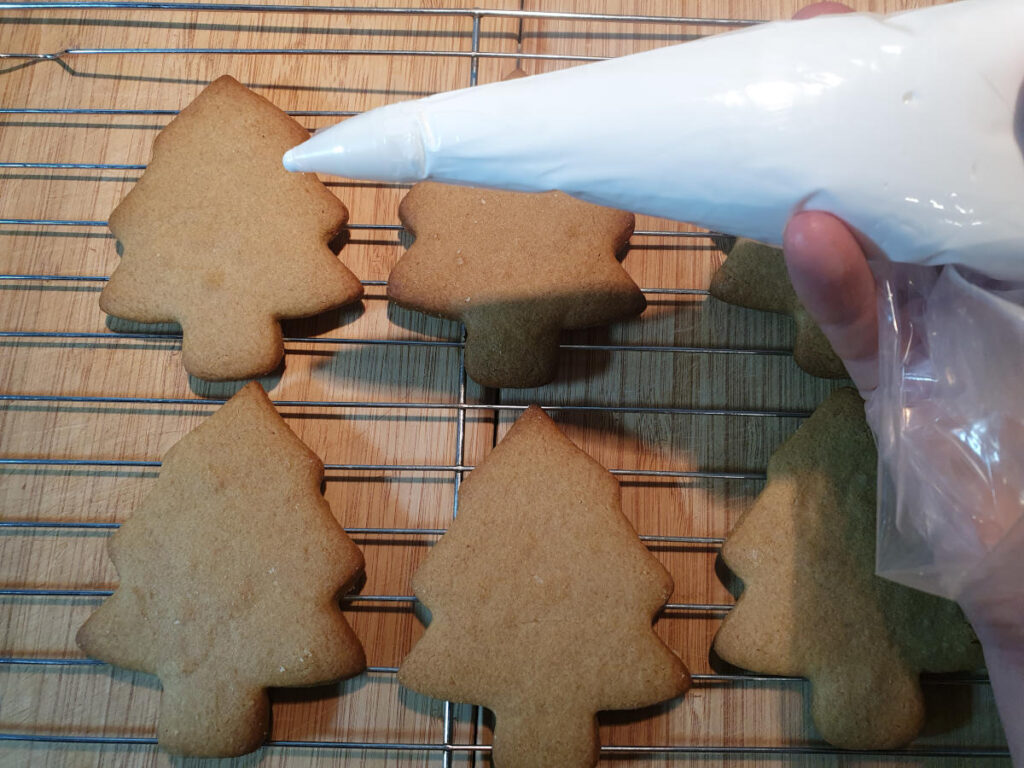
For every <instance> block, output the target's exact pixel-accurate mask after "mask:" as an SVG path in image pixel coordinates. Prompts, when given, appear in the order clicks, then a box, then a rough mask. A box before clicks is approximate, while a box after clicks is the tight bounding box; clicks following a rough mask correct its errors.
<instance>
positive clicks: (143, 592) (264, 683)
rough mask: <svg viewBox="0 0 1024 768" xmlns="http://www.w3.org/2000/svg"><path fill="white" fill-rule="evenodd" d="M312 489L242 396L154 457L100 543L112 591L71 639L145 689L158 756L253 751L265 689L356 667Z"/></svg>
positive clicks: (302, 457)
mask: <svg viewBox="0 0 1024 768" xmlns="http://www.w3.org/2000/svg"><path fill="white" fill-rule="evenodd" d="M322 478H323V464H322V463H321V461H320V459H319V458H318V457H317V456H316V455H315V454H314V453H313V452H312V451H310V450H309V449H308V448H307V447H306V446H305V445H303V443H302V442H301V441H300V440H299V439H298V437H296V436H295V434H294V433H293V432H292V431H291V430H290V429H289V428H288V426H287V425H286V424H285V422H284V420H283V419H282V418H281V417H280V416H279V415H278V414H277V412H276V411H275V410H274V407H273V405H271V403H270V400H269V399H268V398H267V396H266V394H265V393H264V392H263V389H262V388H261V387H260V386H259V385H258V384H256V383H250V384H248V385H247V386H246V387H245V388H243V389H242V390H241V391H240V392H239V393H238V394H237V395H235V396H234V397H233V398H232V399H231V400H229V401H228V402H227V403H226V404H225V405H224V406H223V407H222V408H220V410H218V411H217V412H216V413H215V414H214V415H213V416H211V417H210V418H209V419H207V420H206V421H205V422H204V423H203V424H202V425H200V426H199V427H198V428H197V429H195V430H194V431H192V432H191V433H189V434H188V435H186V436H185V437H184V438H182V439H181V440H180V441H179V442H178V443H177V444H175V445H174V446H173V447H172V448H171V449H170V451H168V452H167V455H166V456H165V457H164V461H163V466H162V468H161V471H160V477H159V479H158V480H157V482H156V487H155V488H154V489H153V490H152V491H151V492H150V494H149V495H148V496H147V497H146V499H145V501H144V502H143V504H142V506H141V507H139V508H138V509H137V510H136V511H135V512H134V514H133V515H132V516H131V517H130V518H129V519H128V521H127V522H125V523H124V524H123V525H122V526H121V528H120V530H119V531H118V532H117V533H116V534H115V535H114V536H113V537H112V538H111V540H110V544H109V552H110V557H111V559H112V560H113V561H114V565H115V566H116V568H117V571H118V575H119V577H120V585H119V587H118V589H117V590H116V591H115V593H114V595H113V596H112V597H110V598H109V599H108V600H107V601H106V602H105V603H103V605H102V606H100V608H99V609H98V610H97V611H96V612H95V613H94V614H93V615H92V616H91V617H90V618H89V620H88V621H87V622H86V623H85V624H84V625H83V626H82V628H81V629H80V630H79V632H78V638H77V641H78V644H79V645H80V646H81V647H82V649H83V650H84V651H85V652H86V653H87V654H89V655H90V656H92V657H95V658H99V659H103V660H105V661H109V662H110V663H112V664H116V665H118V666H123V667H128V668H130V669H135V670H140V671H142V672H147V673H149V674H153V675H156V676H158V677H159V678H160V682H161V683H162V685H163V689H164V691H163V696H162V698H161V704H160V725H159V732H158V735H159V741H160V744H161V746H163V747H164V748H165V749H167V750H169V751H172V752H176V753H180V754H187V755H204V756H225V755H238V754H242V753H244V752H248V751H251V750H253V749H256V748H257V747H258V746H259V745H260V744H261V743H262V742H263V740H264V739H265V738H266V735H267V732H268V724H269V702H268V699H267V693H266V689H267V687H269V686H297V685H298V686H305V685H314V684H317V683H324V682H329V681H333V680H337V679H340V678H343V677H348V676H350V675H354V674H356V673H358V672H360V671H361V670H362V669H363V668H364V666H365V657H364V654H363V650H362V647H361V645H360V643H359V640H358V639H357V638H356V636H355V635H354V634H353V632H352V630H351V628H350V627H349V626H348V624H347V623H346V621H345V619H344V617H343V616H342V613H341V610H340V608H339V605H338V601H337V598H338V595H339V593H340V592H342V591H344V590H346V589H347V588H348V587H349V586H350V585H351V583H352V582H353V580H354V579H355V578H356V577H357V575H358V574H359V573H360V572H361V570H362V567H363V557H362V554H361V553H360V551H359V549H358V548H357V547H356V545H355V544H353V543H352V541H351V539H349V538H348V536H347V535H346V534H345V532H344V530H343V529H342V528H341V526H340V525H339V524H338V522H337V520H335V518H334V516H333V515H332V514H331V510H330V508H329V507H328V505H327V502H326V501H325V500H324V498H323V496H322V495H321V493H320V483H321V480H322Z"/></svg>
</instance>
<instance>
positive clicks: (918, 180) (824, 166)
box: [284, 0, 1024, 765]
mask: <svg viewBox="0 0 1024 768" xmlns="http://www.w3.org/2000/svg"><path fill="white" fill-rule="evenodd" d="M284 164H285V167H287V168H288V169H289V170H293V171H317V172H322V173H328V174H333V175H338V176H347V177H353V178H359V179H373V180H382V181H401V182H411V181H419V180H424V179H432V180H435V181H443V182H452V183H460V184H473V185H479V186H485V187H496V188H501V189H511V190H521V191H546V190H552V189H559V190H562V191H564V192H567V193H569V194H571V195H574V196H576V197H579V198H582V199H584V200H588V201H590V202H594V203H599V204H602V205H608V206H611V207H615V208H622V209H625V210H630V211H635V212H638V213H645V214H652V215H656V216H663V217H667V218H671V219H676V220H680V221H687V222H691V223H693V224H697V225H700V226H703V227H706V228H708V229H711V230H714V231H719V232H727V233H729V234H733V235H740V236H744V237H750V238H753V239H756V240H761V241H763V242H766V243H770V244H774V245H779V244H781V242H782V233H783V229H784V228H785V225H786V222H787V221H788V220H789V218H790V217H791V216H792V215H793V214H795V213H797V212H800V211H805V210H818V211H827V212H829V213H832V214H834V215H836V216H838V217H839V218H840V219H842V220H843V221H844V222H846V224H847V225H848V226H849V227H850V228H851V229H852V230H853V231H854V233H855V234H856V236H857V238H858V239H859V241H860V242H861V244H862V245H863V246H864V248H865V250H866V251H867V252H868V254H869V256H871V257H872V267H873V269H874V270H875V273H876V281H877V283H878V286H879V302H878V305H879V312H880V332H879V343H880V371H879V382H880V383H879V386H878V388H877V389H876V390H874V391H873V392H871V393H866V397H867V406H866V407H867V413H868V419H869V422H870V423H871V426H872V429H873V430H874V433H875V436H876V438H877V444H878V449H879V495H878V499H879V513H878V547H877V563H876V565H877V569H878V572H879V573H880V574H881V575H884V576H886V577H889V578H893V579H895V580H897V581H900V582H903V583H905V584H908V585H911V586H914V587H917V588H920V589H924V590H927V591H931V592H934V593H937V594H941V595H944V596H947V597H950V598H953V599H956V600H958V601H959V602H960V603H961V605H962V606H963V607H964V610H965V612H966V613H967V615H968V616H969V618H970V619H971V620H972V622H973V623H974V625H975V629H976V630H977V632H978V635H979V637H980V638H981V640H982V643H983V646H984V649H985V656H986V662H987V664H988V667H989V671H990V677H991V678H992V682H993V688H994V691H995V694H996V698H997V701H998V703H999V706H1000V710H1001V713H1002V716H1003V722H1004V726H1005V728H1006V731H1007V736H1008V739H1009V742H1010V749H1011V752H1012V754H1013V757H1014V761H1015V764H1017V765H1024V389H1022V388H1024V385H1022V383H1021V374H1022V373H1024V2H1021V0H963V1H962V2H958V3H952V4H948V5H941V6H936V7H932V8H927V9H923V10H917V11H910V12H906V13H902V14H895V15H891V16H884V17H883V16H876V15H871V14H843V15H828V16H819V17H817V18H814V19H809V20H803V21H797V22H773V23H769V24H763V25H758V26H755V27H752V28H748V29H743V30H739V31H735V32H731V33H727V34H722V35H716V36H712V37H707V38H703V39H700V40H697V41H694V42H689V43H684V44H682V45H675V46H669V47H665V48H659V49H655V50H652V51H649V52H646V53H640V54H635V55H632V56H626V57H622V58H618V59H611V60H608V61H603V62H599V63H595V64H588V65H585V66H580V67H576V68H572V69H566V70H562V71H558V72H552V73H549V74H544V75H537V76H534V77H529V78H523V79H518V80H508V81H503V82H499V83H492V84H489V85H483V86H477V87H474V88H469V89H464V90H459V91H454V92H451V93H442V94H438V95H435V96H432V97H429V98H426V99H421V100H418V101H409V102H402V103H397V104H392V105H390V106H386V107H382V108H380V109H376V110H372V111H370V112H367V113H364V114H362V115H359V116H356V117H352V118H350V119H348V120H346V121H344V122H342V123H340V124H339V125H336V126H333V127H331V128H328V129H326V130H323V131H321V132H319V133H316V134H314V135H313V136H312V137H311V138H310V139H309V140H308V141H306V142H305V143H303V144H301V145H300V146H298V147H296V148H294V149H292V150H290V151H289V152H288V153H287V154H286V155H285V157H284Z"/></svg>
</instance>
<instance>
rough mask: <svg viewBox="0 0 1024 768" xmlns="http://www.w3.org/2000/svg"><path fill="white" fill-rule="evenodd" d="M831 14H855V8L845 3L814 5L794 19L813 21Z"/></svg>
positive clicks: (797, 13) (795, 14) (800, 12)
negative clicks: (815, 18)
mask: <svg viewBox="0 0 1024 768" xmlns="http://www.w3.org/2000/svg"><path fill="white" fill-rule="evenodd" d="M830 13H853V8H851V7H850V6H848V5H844V4H843V3H812V4H811V5H808V6H807V7H806V8H801V9H800V10H799V11H797V12H796V13H794V14H793V18H794V19H812V18H814V17H815V16H825V15H827V14H830Z"/></svg>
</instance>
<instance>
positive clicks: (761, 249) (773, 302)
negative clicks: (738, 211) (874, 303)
mask: <svg viewBox="0 0 1024 768" xmlns="http://www.w3.org/2000/svg"><path fill="white" fill-rule="evenodd" d="M709 290H710V291H711V295H712V296H714V297H715V298H716V299H720V300H721V301H725V302H728V303H729V304H736V305H738V306H741V307H748V308H749V309H760V310H763V311H765V312H778V313H781V314H784V315H790V316H791V317H792V318H793V322H794V323H795V324H796V341H795V343H794V345H793V359H794V360H795V361H796V364H797V365H799V366H800V367H801V368H803V369H804V370H805V371H807V372H808V373H809V374H811V375H812V376H819V377H821V378H825V379H844V378H846V377H847V373H846V367H845V366H844V365H843V361H842V360H840V359H839V355H837V354H836V353H835V350H833V349H832V345H831V344H830V343H829V340H828V338H826V336H825V334H824V333H823V332H822V330H821V328H819V327H818V324H817V323H816V322H814V319H813V318H812V317H811V315H810V313H809V312H808V311H807V310H806V309H805V308H804V305H803V304H801V303H800V299H798V298H797V295H796V291H795V290H793V284H792V283H791V282H790V281H789V272H788V270H787V269H786V260H785V258H784V257H783V255H782V251H781V250H779V249H778V248H772V247H771V246H769V245H764V244H763V243H758V242H755V241H754V240H744V239H742V238H741V239H739V240H737V241H736V243H735V244H734V245H733V247H732V248H731V249H730V250H729V255H728V256H727V257H726V259H725V262H723V264H722V266H721V267H719V268H718V271H717V272H715V276H714V277H713V278H711V285H710V288H709Z"/></svg>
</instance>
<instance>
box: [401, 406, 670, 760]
mask: <svg viewBox="0 0 1024 768" xmlns="http://www.w3.org/2000/svg"><path fill="white" fill-rule="evenodd" d="M459 498H460V504H459V516H458V518H457V519H456V520H455V521H454V522H453V523H452V525H451V527H450V528H449V530H448V532H447V533H446V534H445V536H444V537H443V538H442V539H441V540H440V541H439V542H438V543H437V545H436V546H435V547H434V550H433V552H431V554H430V556H429V557H428V558H427V560H426V562H425V563H424V564H423V565H422V566H421V567H420V569H419V571H417V573H416V575H415V577H414V579H413V588H414V590H415V592H416V595H417V596H418V597H419V598H420V600H421V601H422V602H423V603H424V604H425V605H426V607H427V608H429V609H430V611H431V617H432V618H431V621H430V625H429V627H428V628H427V631H426V633H425V634H424V635H423V637H422V639H421V640H420V641H419V643H417V645H416V646H415V647H414V648H413V650H412V652H411V653H410V654H409V656H408V657H407V658H406V659H405V661H404V663H403V664H402V667H401V670H400V671H399V680H400V681H401V682H402V683H403V684H404V685H406V686H408V687H410V688H413V689H415V690H417V691H420V692H422V693H425V694H427V695H429V696H434V697H437V698H446V699H453V700H456V701H466V702H472V703H476V704H482V705H484V706H486V707H489V708H490V709H492V710H493V711H494V713H495V717H496V728H495V732H494V751H493V758H494V764H495V765H496V766H497V767H498V768H539V767H540V766H559V767H560V768H588V767H589V766H592V765H593V764H594V763H596V762H597V758H598V750H599V743H598V739H597V723H596V717H595V715H596V713H597V712H598V711H600V710H604V709H633V708H637V707H643V706H647V705H650V704H654V703H657V702H660V701H664V700H666V699H670V698H672V697H674V696H678V695H680V694H681V693H683V692H684V691H685V690H686V689H687V687H688V686H689V675H688V674H687V671H686V668H685V667H684V666H683V663H682V662H681V661H680V660H679V659H678V658H677V657H676V656H675V655H674V654H673V653H672V652H671V651H669V650H668V648H666V647H665V645H664V644H663V643H662V642H661V640H660V639H659V638H658V636H657V635H656V634H655V633H654V630H653V629H652V627H651V622H652V620H653V617H654V615H655V614H656V613H657V612H658V610H659V609H660V608H661V606H662V605H663V604H664V602H665V600H667V599H668V597H669V595H670V593H671V592H672V578H671V577H670V576H669V574H668V572H667V571H666V570H665V569H664V568H663V567H662V566H661V564H660V563H659V562H658V561H657V560H656V559H655V558H654V557H653V556H652V555H651V554H650V552H648V551H647V549H646V547H644V545H643V544H642V543H641V542H640V540H639V539H638V538H637V535H636V533H635V532H634V531H633V529H632V527H631V526H630V524H629V522H628V521H627V520H626V518H625V517H624V516H623V515H622V511H621V509H620V501H619V486H618V483H617V482H616V480H615V478H614V477H613V476H612V475H611V474H609V473H608V472H607V471H606V470H605V469H604V468H603V467H601V465H599V464H598V463H597V462H595V461H594V460H593V459H591V458H590V457H589V456H587V455H586V454H585V453H583V452H582V451H581V450H579V449H578V448H576V446H574V445H573V444H572V443H571V442H570V441H569V440H568V439H567V438H566V437H565V436H564V435H563V434H562V433H561V431H560V430H559V429H558V427H556V426H555V424H554V423H553V422H552V421H551V420H550V419H549V418H548V417H547V416H546V415H545V414H544V412H543V411H542V410H541V409H540V408H537V407H536V406H533V407H531V408H530V409H529V410H527V411H526V412H525V413H524V414H523V416H522V417H521V418H520V419H519V421H517V422H516V424H515V426H513V427H512V429H511V431H510V432H509V433H508V435H507V436H506V437H505V439H504V440H502V441H501V443H499V444H498V446H497V447H496V448H495V449H494V451H493V452H492V453H491V455H490V456H489V457H488V458H487V459H486V461H484V462H483V463H482V464H481V465H480V466H479V467H477V469H475V470H474V471H473V472H472V474H470V476H469V478H468V479H467V480H466V482H465V483H464V484H463V485H462V489H461V492H460V497H459Z"/></svg>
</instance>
